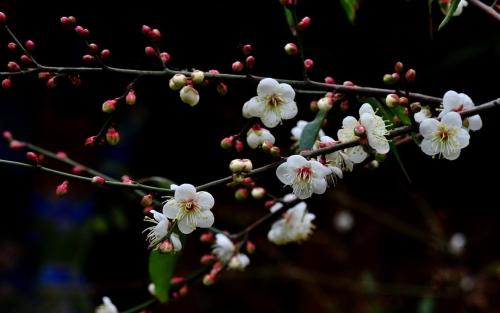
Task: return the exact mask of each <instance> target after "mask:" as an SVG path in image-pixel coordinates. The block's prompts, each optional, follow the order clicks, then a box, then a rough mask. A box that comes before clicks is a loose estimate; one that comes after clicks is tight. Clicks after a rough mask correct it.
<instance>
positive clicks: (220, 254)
mask: <svg viewBox="0 0 500 313" xmlns="http://www.w3.org/2000/svg"><path fill="white" fill-rule="evenodd" d="M212 254H213V255H214V256H215V257H216V258H217V260H219V261H221V262H225V263H227V264H228V268H230V269H235V270H236V269H238V270H242V269H244V268H245V267H247V266H248V264H250V259H249V258H248V256H247V255H246V254H243V253H237V251H236V246H235V245H234V243H233V242H232V241H231V239H229V238H228V237H227V236H226V235H224V234H221V233H219V234H217V235H215V244H214V246H213V250H212Z"/></svg>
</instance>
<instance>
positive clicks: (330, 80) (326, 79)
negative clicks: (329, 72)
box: [325, 76, 335, 85]
mask: <svg viewBox="0 0 500 313" xmlns="http://www.w3.org/2000/svg"><path fill="white" fill-rule="evenodd" d="M325 84H329V85H333V84H335V79H333V77H331V76H327V77H325Z"/></svg>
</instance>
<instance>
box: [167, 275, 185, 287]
mask: <svg viewBox="0 0 500 313" xmlns="http://www.w3.org/2000/svg"><path fill="white" fill-rule="evenodd" d="M185 281H186V279H185V278H184V277H182V276H174V277H172V279H170V284H171V285H180V284H183V283H184V282H185Z"/></svg>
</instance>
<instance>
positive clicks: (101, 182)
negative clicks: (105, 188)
mask: <svg viewBox="0 0 500 313" xmlns="http://www.w3.org/2000/svg"><path fill="white" fill-rule="evenodd" d="M105 182H106V180H105V179H104V177H101V176H94V177H92V184H94V185H99V186H101V185H104V183H105Z"/></svg>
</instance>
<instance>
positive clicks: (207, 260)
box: [200, 254, 215, 264]
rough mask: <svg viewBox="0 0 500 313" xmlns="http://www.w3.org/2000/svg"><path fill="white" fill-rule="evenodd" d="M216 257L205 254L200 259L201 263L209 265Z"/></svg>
mask: <svg viewBox="0 0 500 313" xmlns="http://www.w3.org/2000/svg"><path fill="white" fill-rule="evenodd" d="M214 259H215V258H214V256H213V255H211V254H205V255H203V256H201V258H200V263H201V264H209V263H210V262H212V261H213V260H214Z"/></svg>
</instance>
